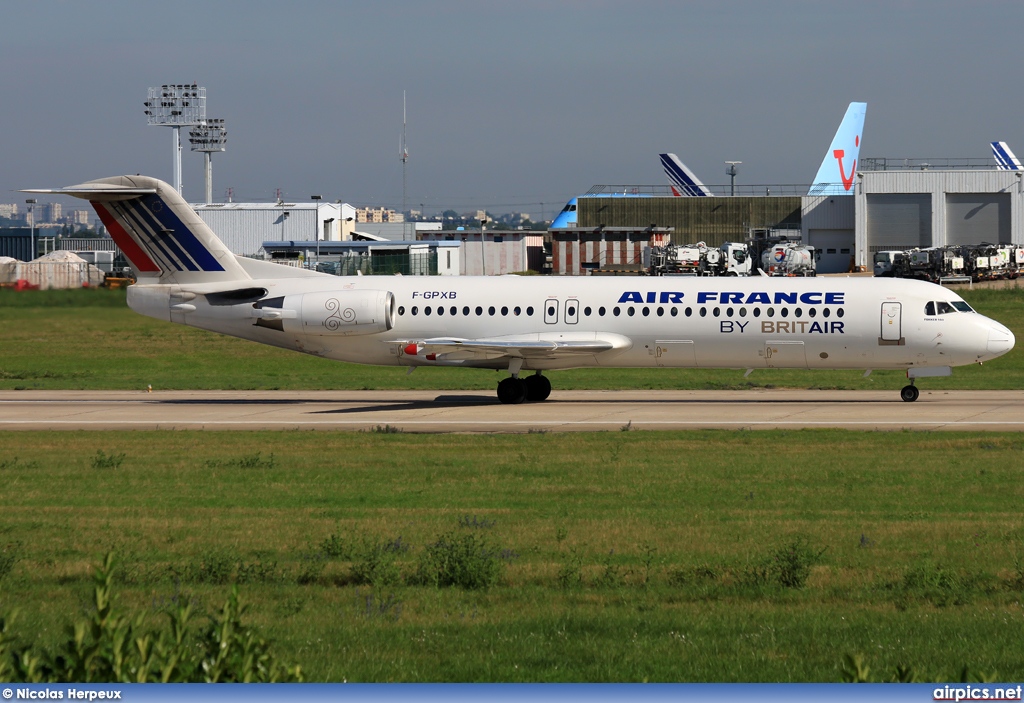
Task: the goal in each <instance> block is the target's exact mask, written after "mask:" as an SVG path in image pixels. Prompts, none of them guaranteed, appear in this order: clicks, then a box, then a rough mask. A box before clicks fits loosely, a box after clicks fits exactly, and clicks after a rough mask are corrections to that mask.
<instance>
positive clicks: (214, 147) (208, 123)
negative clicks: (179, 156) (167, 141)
mask: <svg viewBox="0 0 1024 703" xmlns="http://www.w3.org/2000/svg"><path fill="white" fill-rule="evenodd" d="M188 140H189V141H190V142H191V143H192V151H201V152H203V158H204V160H205V161H206V204H207V205H209V204H210V203H212V202H213V157H212V155H213V152H215V151H224V147H225V146H226V145H227V142H228V130H227V129H226V128H225V127H224V120H216V119H209V120H203V121H202V122H201V123H200V124H197V125H196V126H194V127H193V128H192V129H190V130H189V131H188Z"/></svg>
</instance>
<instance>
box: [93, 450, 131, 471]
mask: <svg viewBox="0 0 1024 703" xmlns="http://www.w3.org/2000/svg"><path fill="white" fill-rule="evenodd" d="M124 459H125V455H124V454H113V453H111V454H106V453H104V452H103V450H102V449H97V450H96V456H94V457H93V458H92V468H94V469H119V468H121V464H123V463H124Z"/></svg>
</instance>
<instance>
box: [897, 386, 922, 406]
mask: <svg viewBox="0 0 1024 703" xmlns="http://www.w3.org/2000/svg"><path fill="white" fill-rule="evenodd" d="M919 395H921V391H919V390H917V386H903V388H902V389H901V390H900V398H902V399H903V400H904V401H905V402H907V403H913V402H914V401H915V400H917V396H919Z"/></svg>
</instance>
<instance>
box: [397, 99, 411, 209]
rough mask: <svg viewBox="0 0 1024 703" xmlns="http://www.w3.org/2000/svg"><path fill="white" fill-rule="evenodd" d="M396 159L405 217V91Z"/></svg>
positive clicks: (406, 147)
mask: <svg viewBox="0 0 1024 703" xmlns="http://www.w3.org/2000/svg"><path fill="white" fill-rule="evenodd" d="M398 158H400V159H401V160H402V215H403V216H404V215H405V210H406V207H405V199H406V198H405V163H406V162H407V161H408V160H409V148H408V146H407V145H406V143H405V91H404V90H403V91H402V139H401V140H400V142H399V144H398Z"/></svg>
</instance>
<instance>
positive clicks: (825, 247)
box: [807, 229, 854, 273]
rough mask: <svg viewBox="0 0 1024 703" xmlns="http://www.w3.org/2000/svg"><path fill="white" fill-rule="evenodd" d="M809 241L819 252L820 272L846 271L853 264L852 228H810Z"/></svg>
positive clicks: (808, 231) (818, 269)
mask: <svg viewBox="0 0 1024 703" xmlns="http://www.w3.org/2000/svg"><path fill="white" fill-rule="evenodd" d="M807 240H808V241H807V243H808V244H810V245H811V246H812V247H814V249H815V251H816V252H817V253H818V254H819V258H818V265H817V267H816V268H817V271H818V273H846V272H847V271H849V270H850V267H851V266H852V265H853V246H854V237H853V230H852V229H809V230H807Z"/></svg>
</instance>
